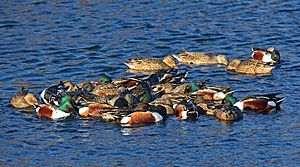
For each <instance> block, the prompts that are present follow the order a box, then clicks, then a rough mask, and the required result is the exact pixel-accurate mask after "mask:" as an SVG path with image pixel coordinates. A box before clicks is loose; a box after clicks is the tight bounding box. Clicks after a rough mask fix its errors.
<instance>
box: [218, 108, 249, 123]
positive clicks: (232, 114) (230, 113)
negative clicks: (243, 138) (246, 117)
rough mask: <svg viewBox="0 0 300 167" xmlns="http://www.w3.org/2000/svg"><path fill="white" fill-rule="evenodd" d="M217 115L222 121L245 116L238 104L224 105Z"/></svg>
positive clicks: (235, 119) (234, 119)
mask: <svg viewBox="0 0 300 167" xmlns="http://www.w3.org/2000/svg"><path fill="white" fill-rule="evenodd" d="M216 117H217V118H218V119H219V120H221V121H238V120H240V119H242V118H243V113H242V111H241V110H240V109H239V108H238V107H236V106H231V107H222V108H221V109H218V110H217V111H216Z"/></svg>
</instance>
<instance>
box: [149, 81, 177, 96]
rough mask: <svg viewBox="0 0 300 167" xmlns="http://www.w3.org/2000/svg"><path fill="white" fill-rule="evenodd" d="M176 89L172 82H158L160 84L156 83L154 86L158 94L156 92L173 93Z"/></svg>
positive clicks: (154, 90)
mask: <svg viewBox="0 0 300 167" xmlns="http://www.w3.org/2000/svg"><path fill="white" fill-rule="evenodd" d="M173 89H174V86H173V84H172V83H168V82H167V83H164V84H158V85H154V86H153V88H152V91H153V92H154V93H155V94H156V93H160V92H162V93H163V94H166V93H171V92H172V90H173Z"/></svg>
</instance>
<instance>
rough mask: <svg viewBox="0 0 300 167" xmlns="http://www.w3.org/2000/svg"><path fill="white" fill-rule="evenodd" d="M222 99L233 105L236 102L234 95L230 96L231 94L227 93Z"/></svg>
mask: <svg viewBox="0 0 300 167" xmlns="http://www.w3.org/2000/svg"><path fill="white" fill-rule="evenodd" d="M224 100H225V101H226V102H230V104H231V105H234V104H235V103H236V102H238V99H237V98H236V97H233V96H231V95H227V96H226V97H225V99H224Z"/></svg>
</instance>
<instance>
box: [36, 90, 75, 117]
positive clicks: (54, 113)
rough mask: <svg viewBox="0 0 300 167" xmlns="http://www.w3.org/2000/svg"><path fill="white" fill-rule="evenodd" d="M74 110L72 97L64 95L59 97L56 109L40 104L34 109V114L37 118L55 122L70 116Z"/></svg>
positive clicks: (53, 106)
mask: <svg viewBox="0 0 300 167" xmlns="http://www.w3.org/2000/svg"><path fill="white" fill-rule="evenodd" d="M74 108H75V107H74V104H73V101H72V97H71V96H70V95H65V96H63V97H61V99H60V103H59V106H58V107H57V106H55V105H51V104H42V105H39V106H38V107H37V108H36V112H37V116H38V117H39V118H42V117H46V118H49V119H54V120H57V119H62V118H66V117H69V116H71V115H72V114H73V112H74Z"/></svg>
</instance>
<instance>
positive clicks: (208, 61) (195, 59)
mask: <svg viewBox="0 0 300 167" xmlns="http://www.w3.org/2000/svg"><path fill="white" fill-rule="evenodd" d="M172 56H173V57H174V58H175V59H177V60H178V61H179V62H180V63H182V64H185V65H188V66H198V65H217V64H223V65H227V64H228V63H229V60H228V58H227V57H226V56H225V55H218V56H212V55H209V54H206V53H202V52H188V51H186V50H183V52H181V53H180V54H178V55H174V54H173V55H172Z"/></svg>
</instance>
